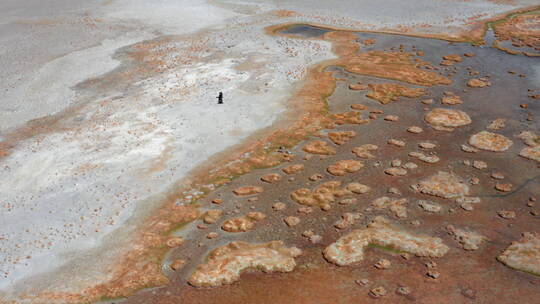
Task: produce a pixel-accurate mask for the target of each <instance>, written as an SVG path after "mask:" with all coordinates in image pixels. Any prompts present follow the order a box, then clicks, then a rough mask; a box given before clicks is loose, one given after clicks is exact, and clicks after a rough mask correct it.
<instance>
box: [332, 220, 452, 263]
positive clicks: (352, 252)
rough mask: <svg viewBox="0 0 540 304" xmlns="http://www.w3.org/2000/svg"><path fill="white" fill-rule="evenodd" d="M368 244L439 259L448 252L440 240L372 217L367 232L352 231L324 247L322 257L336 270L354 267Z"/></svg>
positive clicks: (360, 259)
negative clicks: (334, 265) (336, 267)
mask: <svg viewBox="0 0 540 304" xmlns="http://www.w3.org/2000/svg"><path fill="white" fill-rule="evenodd" d="M370 244H374V245H378V246H383V247H390V248H393V249H396V250H399V251H404V252H408V253H412V254H414V255H417V256H423V257H442V256H444V255H445V254H446V252H448V250H449V248H448V247H447V246H446V245H445V244H443V242H442V240H441V239H440V238H434V237H429V236H423V235H416V234H412V233H409V232H406V231H404V230H402V229H398V228H396V227H394V226H392V225H390V224H389V222H388V221H387V220H386V219H384V218H382V217H376V218H375V219H374V220H373V221H372V222H371V223H370V224H369V225H368V226H367V228H365V229H358V230H354V231H352V232H350V233H348V234H347V235H345V236H343V237H341V238H339V239H338V240H337V241H336V242H335V243H332V244H331V245H330V246H328V247H326V249H325V250H324V257H325V258H326V259H327V260H328V261H329V262H332V263H334V264H336V265H339V266H345V265H350V264H354V263H358V262H360V261H362V260H363V259H364V252H365V250H366V248H367V247H368V246H369V245H370Z"/></svg>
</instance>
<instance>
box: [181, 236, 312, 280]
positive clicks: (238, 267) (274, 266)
mask: <svg viewBox="0 0 540 304" xmlns="http://www.w3.org/2000/svg"><path fill="white" fill-rule="evenodd" d="M301 254H302V250H300V249H298V248H296V247H285V245H284V244H283V242H282V241H272V242H270V243H266V244H250V243H245V242H232V243H229V244H227V245H224V246H222V247H219V248H217V249H215V250H214V251H212V252H211V253H210V254H209V255H208V258H207V259H208V262H206V263H204V264H201V265H199V266H198V267H197V270H196V271H195V272H194V273H193V274H192V275H191V276H190V278H189V284H191V285H193V286H196V287H213V286H221V285H224V284H231V283H233V282H235V281H238V280H239V279H240V274H241V273H242V272H243V271H245V270H246V269H259V270H261V271H263V272H291V271H293V270H294V268H295V267H296V262H295V260H294V258H295V257H297V256H299V255H301Z"/></svg>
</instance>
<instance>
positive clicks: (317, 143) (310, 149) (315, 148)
mask: <svg viewBox="0 0 540 304" xmlns="http://www.w3.org/2000/svg"><path fill="white" fill-rule="evenodd" d="M302 149H303V150H304V151H305V152H307V153H311V154H319V155H334V154H336V149H334V148H333V147H331V146H329V145H328V143H327V142H325V141H322V140H314V141H310V142H309V143H307V144H305V145H304V147H303V148H302Z"/></svg>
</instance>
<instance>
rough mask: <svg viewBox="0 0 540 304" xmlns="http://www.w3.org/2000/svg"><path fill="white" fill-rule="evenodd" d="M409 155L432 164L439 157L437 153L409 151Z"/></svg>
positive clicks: (438, 159)
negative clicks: (426, 153) (427, 153)
mask: <svg viewBox="0 0 540 304" xmlns="http://www.w3.org/2000/svg"><path fill="white" fill-rule="evenodd" d="M409 156H410V157H414V158H417V159H419V160H421V161H423V162H425V163H429V164H434V163H436V162H438V161H440V160H441V159H440V158H439V157H438V156H437V155H425V154H424V153H422V152H409Z"/></svg>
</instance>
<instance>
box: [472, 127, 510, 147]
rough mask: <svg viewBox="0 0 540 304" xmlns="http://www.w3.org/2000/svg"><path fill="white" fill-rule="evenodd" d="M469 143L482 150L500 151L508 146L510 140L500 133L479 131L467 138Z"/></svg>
mask: <svg viewBox="0 0 540 304" xmlns="http://www.w3.org/2000/svg"><path fill="white" fill-rule="evenodd" d="M469 145H471V146H473V147H475V148H478V149H482V150H487V151H493V152H502V151H506V150H508V148H510V146H511V145H512V141H511V140H510V139H508V138H506V137H505V136H503V135H500V134H496V133H491V132H488V131H481V132H479V133H476V134H474V135H472V136H471V137H470V138H469Z"/></svg>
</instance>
